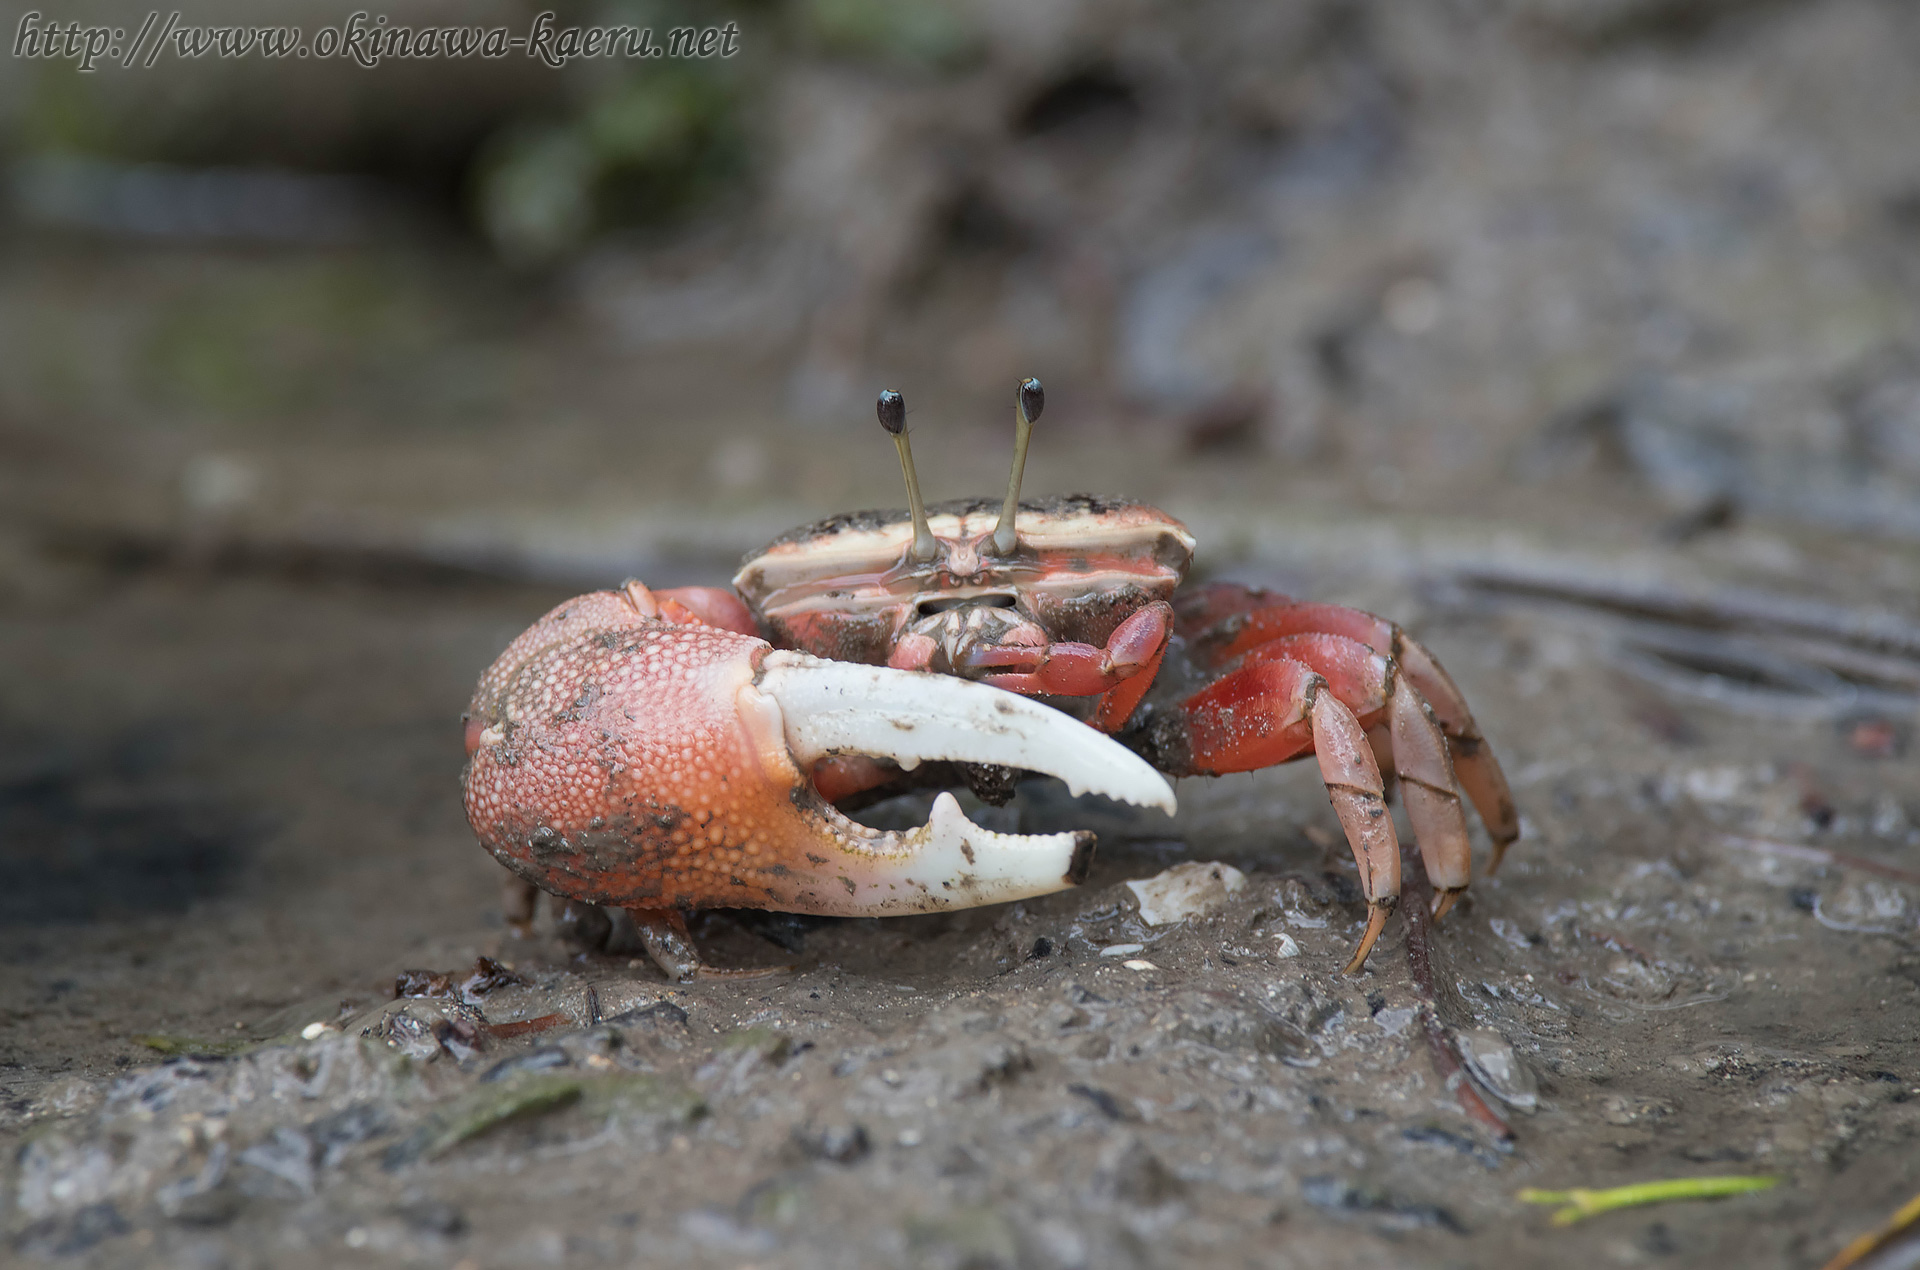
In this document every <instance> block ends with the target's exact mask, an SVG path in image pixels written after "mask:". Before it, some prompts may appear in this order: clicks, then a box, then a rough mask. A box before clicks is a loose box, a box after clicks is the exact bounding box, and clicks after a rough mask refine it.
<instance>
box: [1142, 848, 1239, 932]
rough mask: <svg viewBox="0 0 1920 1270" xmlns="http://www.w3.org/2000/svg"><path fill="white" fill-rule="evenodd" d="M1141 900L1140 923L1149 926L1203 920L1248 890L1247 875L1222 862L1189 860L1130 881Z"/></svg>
mask: <svg viewBox="0 0 1920 1270" xmlns="http://www.w3.org/2000/svg"><path fill="white" fill-rule="evenodd" d="M1127 886H1128V887H1129V888H1130V889H1131V890H1132V891H1133V894H1134V898H1135V899H1137V900H1139V901H1140V920H1141V921H1143V922H1145V923H1146V924H1147V925H1149V926H1171V925H1173V924H1174V923H1175V922H1184V921H1186V920H1187V919H1188V918H1189V917H1204V916H1205V915H1206V914H1208V913H1211V912H1213V911H1214V910H1215V909H1217V908H1219V907H1220V906H1221V905H1223V904H1225V903H1226V902H1227V901H1228V900H1229V899H1231V898H1233V897H1234V896H1236V895H1238V894H1240V892H1242V891H1244V890H1246V889H1247V875H1246V874H1244V873H1242V872H1241V871H1240V870H1238V869H1236V868H1234V867H1233V866H1232V865H1231V864H1221V863H1220V862H1219V861H1217V860H1215V861H1211V862H1207V863H1201V862H1198V861H1189V862H1188V863H1186V864H1176V865H1174V866H1173V867H1172V868H1171V869H1167V870H1165V871H1164V872H1161V873H1156V874H1154V875H1153V876H1152V877H1150V878H1145V879H1142V880H1141V881H1138V882H1129V883H1127Z"/></svg>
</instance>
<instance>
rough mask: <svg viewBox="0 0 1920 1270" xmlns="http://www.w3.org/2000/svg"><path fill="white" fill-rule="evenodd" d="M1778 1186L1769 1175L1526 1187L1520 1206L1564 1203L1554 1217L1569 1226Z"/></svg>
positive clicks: (1557, 1221) (1777, 1179) (1555, 1221)
mask: <svg viewBox="0 0 1920 1270" xmlns="http://www.w3.org/2000/svg"><path fill="white" fill-rule="evenodd" d="M1779 1184H1780V1179H1779V1178H1777V1177H1771V1176H1765V1175H1762V1176H1757V1177H1754V1176H1749V1177H1675V1178H1669V1179H1667V1180H1666V1181H1663V1182H1635V1183H1633V1184H1632V1185H1631V1186H1612V1187H1608V1188H1606V1189H1605V1190H1598V1191H1596V1190H1591V1189H1589V1188H1587V1187H1584V1186H1576V1187H1574V1188H1573V1189H1571V1190H1566V1191H1541V1190H1535V1189H1534V1188H1533V1187H1528V1188H1527V1189H1526V1190H1523V1191H1521V1192H1520V1202H1521V1203H1523V1204H1564V1205H1566V1207H1565V1208H1562V1209H1560V1210H1559V1211H1558V1212H1556V1213H1555V1214H1554V1215H1553V1224H1554V1225H1556V1226H1571V1225H1573V1223H1575V1222H1577V1221H1579V1220H1580V1219H1581V1218H1583V1217H1592V1216H1594V1215H1595V1214H1597V1213H1607V1212H1612V1211H1613V1210H1614V1209H1616V1208H1637V1207H1639V1206H1640V1205H1642V1204H1664V1203H1666V1202H1667V1201H1668V1200H1675V1199H1719V1198H1721V1197H1723V1196H1727V1195H1747V1194H1751V1193H1752V1192H1754V1191H1764V1190H1768V1189H1770V1188H1772V1187H1774V1186H1778V1185H1779Z"/></svg>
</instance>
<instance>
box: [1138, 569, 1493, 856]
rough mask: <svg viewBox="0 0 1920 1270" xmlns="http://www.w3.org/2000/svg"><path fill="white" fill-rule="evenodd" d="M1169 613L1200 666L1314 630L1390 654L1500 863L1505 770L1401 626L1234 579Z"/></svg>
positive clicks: (1430, 659) (1444, 678)
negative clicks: (1424, 708) (1443, 745)
mask: <svg viewBox="0 0 1920 1270" xmlns="http://www.w3.org/2000/svg"><path fill="white" fill-rule="evenodd" d="M1176 613H1177V616H1178V619H1179V631H1180V633H1181V634H1182V635H1184V636H1186V637H1187V638H1188V640H1189V643H1190V644H1191V646H1192V647H1193V649H1194V652H1195V655H1196V657H1197V658H1198V660H1199V661H1200V662H1201V664H1203V665H1215V666H1218V665H1224V664H1225V663H1227V662H1229V661H1231V660H1233V659H1234V658H1236V657H1239V656H1241V655H1242V654H1244V653H1247V652H1250V651H1251V650H1253V649H1254V648H1257V647H1259V646H1260V645H1262V644H1265V643H1268V642H1270V641H1272V640H1274V639H1276V638H1279V637H1281V636H1287V635H1300V634H1308V633H1313V632H1321V633H1326V634H1334V635H1344V636H1346V637H1348V638H1349V639H1354V640H1358V641H1359V642H1360V643H1362V644H1365V645H1367V646H1368V647H1369V648H1372V649H1374V650H1376V651H1377V652H1380V653H1382V654H1385V655H1386V656H1388V657H1391V658H1392V659H1393V661H1394V663H1395V664H1396V665H1397V666H1398V667H1399V670H1400V678H1401V679H1402V680H1404V681H1405V682H1407V683H1410V684H1412V685H1413V686H1414V687H1415V688H1417V689H1418V690H1419V692H1420V695H1421V696H1422V697H1423V698H1425V699H1426V701H1427V703H1428V705H1429V706H1430V707H1431V708H1432V711H1433V716H1434V720H1435V722H1436V723H1438V725H1439V727H1440V731H1441V733H1442V734H1443V735H1444V736H1445V737H1446V741H1447V749H1448V752H1449V754H1450V756H1451V758H1452V761H1453V768H1454V774H1455V776H1456V777H1457V778H1458V780H1459V782H1460V787H1461V788H1462V789H1464V790H1465V791H1466V794H1467V797H1468V799H1470V800H1471V801H1472V803H1473V808H1474V810H1475V811H1476V812H1478V813H1479V814H1480V821H1481V823H1482V824H1484V825H1485V826H1486V828H1487V837H1488V838H1489V839H1490V840H1491V841H1492V843H1493V859H1492V861H1491V862H1490V863H1489V864H1488V866H1487V872H1488V873H1489V874H1492V873H1493V872H1494V871H1495V870H1497V869H1498V868H1499V867H1500V860H1501V857H1502V856H1504V855H1505V854H1506V850H1507V848H1508V847H1509V846H1511V845H1513V842H1514V840H1515V839H1517V838H1518V837H1519V836H1520V817H1519V813H1518V812H1517V811H1516V810H1515V808H1514V804H1513V795H1512V793H1511V792H1510V791H1509V790H1508V787H1507V778H1506V775H1505V774H1504V773H1503V772H1501V770H1500V762H1499V760H1498V759H1496V758H1495V757H1494V756H1493V751H1492V749H1491V748H1489V747H1488V745H1487V743H1486V739H1485V738H1484V737H1483V736H1481V734H1480V728H1479V725H1478V724H1476V723H1475V722H1474V719H1473V712H1472V711H1471V710H1469V709H1468V708H1467V702H1466V698H1465V697H1464V696H1462V695H1461V692H1460V689H1459V688H1458V687H1456V686H1455V685H1454V682H1453V680H1452V678H1451V677H1449V676H1448V674H1447V672H1446V671H1445V670H1444V669H1442V668H1441V666H1440V663H1439V661H1438V660H1437V659H1436V658H1435V657H1434V655H1433V654H1432V653H1430V652H1428V651H1427V649H1426V648H1425V647H1423V646H1422V645H1421V644H1420V643H1419V641H1417V640H1415V639H1414V638H1413V637H1412V636H1411V635H1409V634H1407V632H1406V631H1405V630H1403V629H1401V628H1400V627H1399V626H1398V625H1396V624H1395V623H1393V622H1389V621H1387V620H1386V619H1385V618H1380V617H1375V616H1374V615H1373V614H1371V613H1366V612H1362V611H1361V610H1359V609H1351V608H1347V607H1345V606H1343V605H1339V604H1307V603H1301V602H1299V601H1296V600H1291V599H1288V598H1287V597H1286V596H1283V595H1277V594H1274V593H1270V592H1266V591H1262V590H1260V589H1258V588H1256V587H1246V586H1240V585H1238V584H1236V583H1213V584H1211V585H1209V586H1205V587H1201V588H1199V589H1198V590H1197V591H1196V592H1194V593H1193V594H1192V595H1190V596H1182V597H1181V598H1180V602H1179V604H1178V607H1177V609H1176Z"/></svg>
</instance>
